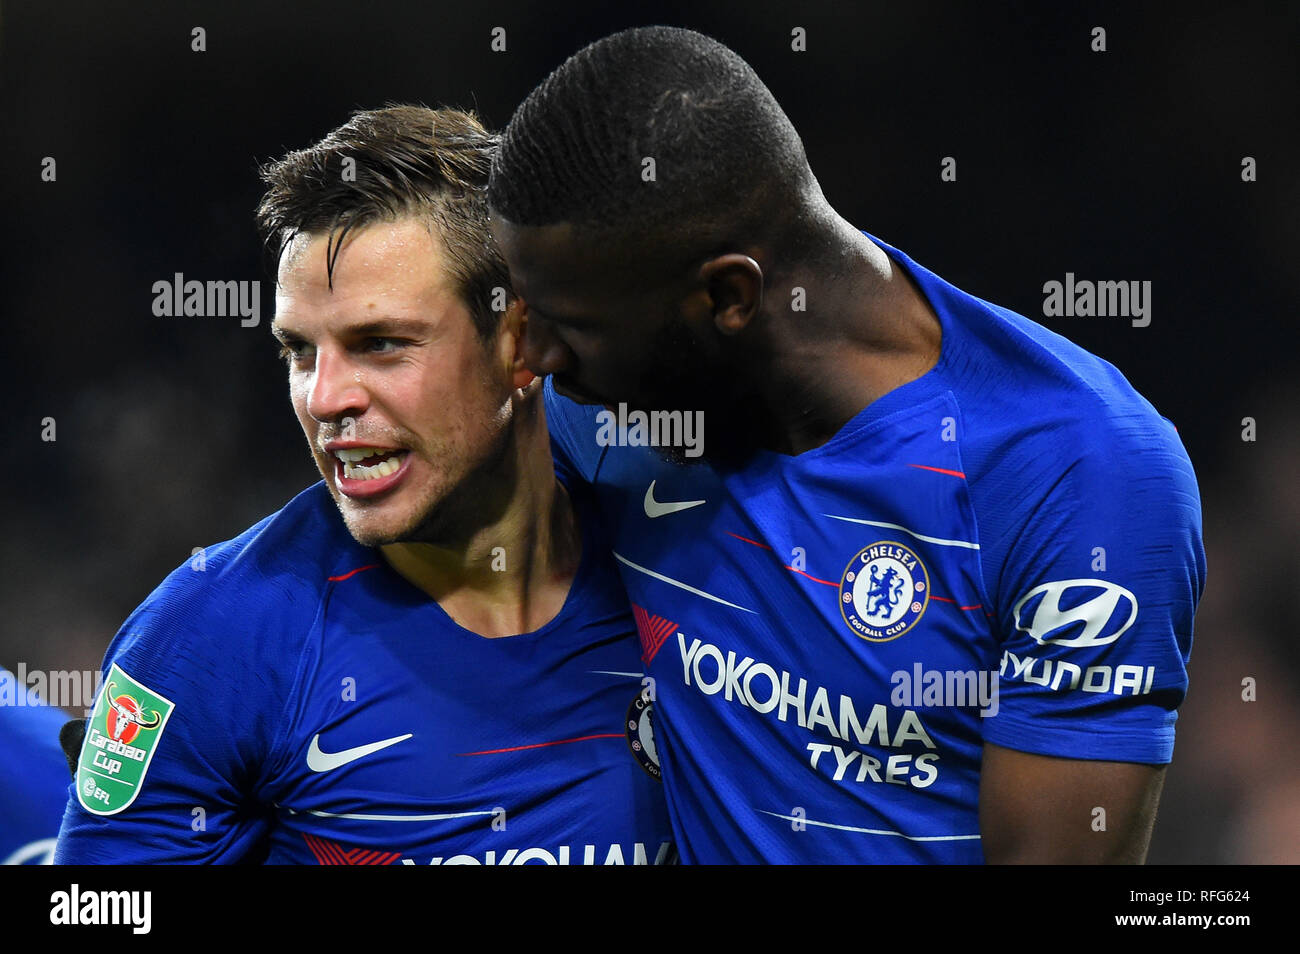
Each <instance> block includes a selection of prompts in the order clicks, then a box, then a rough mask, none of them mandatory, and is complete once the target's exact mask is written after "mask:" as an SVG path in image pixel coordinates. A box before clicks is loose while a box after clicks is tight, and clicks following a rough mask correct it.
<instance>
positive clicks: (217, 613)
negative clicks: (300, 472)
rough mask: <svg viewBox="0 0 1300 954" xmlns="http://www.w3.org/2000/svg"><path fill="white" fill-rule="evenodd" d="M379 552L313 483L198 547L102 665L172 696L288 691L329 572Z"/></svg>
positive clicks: (246, 699)
mask: <svg viewBox="0 0 1300 954" xmlns="http://www.w3.org/2000/svg"><path fill="white" fill-rule="evenodd" d="M373 556H374V552H373V551H372V550H369V549H368V548H365V547H361V546H359V545H357V544H356V543H355V542H354V541H353V540H352V538H351V537H350V536H349V534H348V533H347V529H346V527H344V525H343V523H342V520H341V518H340V517H339V516H338V513H337V511H336V509H335V507H334V504H333V501H332V500H331V499H330V496H329V493H328V491H327V490H326V488H325V486H324V485H323V484H316V485H315V486H313V487H311V488H309V489H308V490H305V491H303V492H302V493H301V494H299V495H298V496H297V497H295V498H294V499H293V500H291V501H290V502H289V503H288V504H286V505H285V507H283V508H282V509H281V510H279V511H278V512H276V513H274V514H272V515H270V516H268V517H266V518H265V519H263V520H261V521H259V522H258V523H256V524H254V525H253V526H252V527H250V528H249V529H247V530H246V531H244V532H243V533H241V534H239V535H238V536H237V537H234V538H233V539H231V540H227V541H225V542H223V543H218V544H214V545H211V546H208V547H203V548H199V549H196V551H195V552H194V553H193V554H191V556H190V557H189V559H187V560H186V561H185V563H183V564H181V566H179V567H177V568H176V569H175V570H174V571H172V573H170V574H169V575H168V576H167V578H166V579H164V580H163V581H162V583H161V584H159V586H158V587H157V588H156V589H155V590H154V591H153V592H152V593H151V594H150V595H149V596H148V597H147V598H146V599H145V600H144V602H142V603H141V604H140V606H139V607H137V608H136V610H135V611H134V612H133V613H132V614H131V615H130V616H129V617H128V618H127V620H126V622H125V623H123V625H122V627H121V629H120V630H119V631H118V633H117V636H116V637H115V638H114V639H113V642H112V643H111V644H110V646H109V649H108V652H107V654H106V656H105V665H104V670H105V672H107V671H108V670H109V667H110V665H112V664H114V663H116V664H117V665H118V666H119V667H120V668H121V669H123V670H124V671H125V672H127V673H128V674H129V675H130V677H131V678H132V679H135V680H138V681H141V682H144V683H147V684H148V685H149V687H150V688H151V689H152V690H154V691H155V692H157V693H159V694H161V695H163V696H168V697H169V698H174V699H180V698H187V699H189V698H213V699H215V698H222V697H229V696H230V694H232V693H234V694H236V695H237V696H238V697H239V698H240V699H241V703H243V704H248V703H250V702H252V701H253V697H254V696H255V695H257V693H256V692H255V690H257V689H258V688H259V687H260V688H261V689H262V690H263V694H265V695H268V696H271V697H280V698H281V700H282V701H283V696H284V695H285V694H287V692H288V691H289V688H290V680H291V679H292V677H293V675H294V672H295V671H296V660H297V657H298V656H299V655H300V654H301V651H302V647H303V645H304V644H305V642H306V640H307V637H308V635H309V634H310V632H311V629H312V627H313V625H314V623H315V621H316V618H317V616H318V614H319V611H320V608H321V606H322V603H323V600H324V599H325V597H326V595H327V593H328V588H329V587H330V585H331V580H330V577H331V576H335V575H338V574H339V573H341V572H347V571H348V570H352V569H356V568H357V567H358V566H362V565H364V564H365V562H368V559H367V558H371V559H373ZM169 693H175V694H176V695H174V696H173V695H169ZM214 704H215V703H214Z"/></svg>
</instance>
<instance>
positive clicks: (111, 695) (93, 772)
mask: <svg viewBox="0 0 1300 954" xmlns="http://www.w3.org/2000/svg"><path fill="white" fill-rule="evenodd" d="M174 708H175V706H174V705H173V704H172V701H171V700H170V699H167V698H165V697H163V696H161V695H159V694H158V693H156V692H154V691H153V690H152V689H150V688H149V687H148V686H146V685H145V684H144V683H142V682H137V681H136V680H134V679H132V678H131V677H130V676H128V675H127V674H126V673H125V672H124V671H123V670H122V669H121V667H119V666H118V665H117V663H114V664H113V665H112V666H111V667H110V668H109V671H108V678H107V679H105V680H104V685H103V688H101V689H100V692H99V698H98V699H96V700H95V709H94V711H93V712H92V713H91V714H90V725H89V726H88V727H87V728H86V739H85V741H84V742H83V743H82V745H81V758H80V759H79V760H78V762H77V799H78V801H80V802H81V807H82V808H84V809H85V810H86V811H88V812H90V813H92V814H94V815H116V814H117V813H118V812H120V811H122V810H123V809H124V808H126V807H127V806H128V805H130V804H131V803H132V802H134V801H135V798H136V796H137V795H139V794H140V787H141V786H142V785H143V784H144V776H145V773H146V772H148V771H149V763H150V762H151V761H152V760H153V756H154V752H156V751H157V749H158V740H159V739H161V738H162V734H163V730H164V729H166V728H167V720H168V719H169V718H171V714H172V710H173V709H174Z"/></svg>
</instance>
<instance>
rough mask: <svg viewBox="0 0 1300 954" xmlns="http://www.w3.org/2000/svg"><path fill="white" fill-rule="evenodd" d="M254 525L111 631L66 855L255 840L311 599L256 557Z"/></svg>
mask: <svg viewBox="0 0 1300 954" xmlns="http://www.w3.org/2000/svg"><path fill="white" fill-rule="evenodd" d="M259 526H260V525H259ZM257 530H258V528H257V527H255V528H253V530H250V531H249V532H248V534H246V535H244V536H243V537H240V538H238V539H237V540H235V541H231V542H230V543H227V544H222V545H221V546H220V547H215V548H211V549H210V550H209V552H208V553H207V554H206V555H205V556H204V557H202V558H199V557H196V558H195V561H197V562H190V563H187V564H185V565H184V566H182V567H180V568H179V569H177V570H176V571H175V572H173V573H172V574H171V575H170V576H169V577H168V578H167V579H166V580H165V581H164V582H163V583H162V585H160V586H159V587H158V589H157V590H155V591H154V592H153V594H151V595H150V596H149V598H148V599H146V600H145V602H144V603H143V604H142V605H141V606H140V607H139V608H138V609H137V610H136V611H135V612H134V613H132V614H131V616H130V617H129V618H128V619H127V620H126V622H125V623H124V624H123V626H122V628H121V630H120V631H119V632H118V634H117V635H116V637H115V638H114V639H113V642H112V643H111V644H110V646H109V648H108V652H107V654H106V656H105V660H104V666H103V671H104V682H103V685H102V687H101V690H100V695H99V698H98V699H97V700H96V706H95V710H94V711H93V713H92V715H91V718H90V719H89V720H88V726H87V733H86V738H85V741H84V743H83V746H82V751H81V756H80V760H79V763H78V769H77V777H76V780H75V787H74V788H73V790H72V792H71V795H70V797H69V800H68V804H67V807H66V809H65V812H64V817H63V824H62V828H61V829H60V832H59V840H58V847H57V850H56V853H55V863H57V864H105V863H111V864H146V863H226V862H236V861H247V860H251V857H252V854H253V853H254V852H255V851H257V850H258V848H257V846H258V843H259V839H260V838H261V837H262V836H263V835H264V833H265V831H266V828H267V825H268V822H267V820H266V818H265V817H264V810H263V809H262V807H261V806H259V804H258V799H257V789H258V785H259V782H260V781H261V780H262V779H263V777H264V775H265V773H266V771H267V768H268V766H269V765H270V763H271V762H272V755H273V752H274V751H275V748H276V741H277V739H278V733H279V729H280V726H281V724H282V722H283V719H282V715H283V713H284V711H285V708H286V706H287V705H288V704H289V703H290V700H291V697H292V685H293V681H294V675H295V673H296V672H297V669H298V666H299V663H300V660H299V659H298V658H297V657H298V656H299V655H300V654H301V650H300V649H299V650H298V651H297V652H295V647H301V646H302V639H301V636H297V637H295V634H294V632H293V630H294V629H295V628H297V626H296V625H295V623H300V622H301V617H302V613H303V611H304V610H306V611H308V612H310V611H311V610H310V607H311V600H310V598H309V597H308V594H305V593H303V592H302V587H301V586H298V585H295V583H294V581H293V580H292V578H291V577H290V576H289V575H288V574H282V575H280V577H279V578H278V579H277V578H275V577H269V578H268V577H267V576H266V574H265V569H264V568H262V567H258V566H256V565H253V564H255V562H256V561H255V558H254V557H253V555H252V553H251V552H249V549H248V548H246V547H245V546H244V544H245V543H246V542H247V538H250V537H255V535H256V531H257ZM133 723H134V724H133Z"/></svg>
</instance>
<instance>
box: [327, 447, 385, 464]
mask: <svg viewBox="0 0 1300 954" xmlns="http://www.w3.org/2000/svg"><path fill="white" fill-rule="evenodd" d="M382 453H384V450H383V448H381V447H340V448H339V449H338V450H336V451H335V452H334V454H335V455H336V456H337V457H338V459H339V460H341V461H344V462H349V461H350V462H352V463H356V462H357V461H359V460H365V459H366V458H367V457H373V456H374V455H376V454H382Z"/></svg>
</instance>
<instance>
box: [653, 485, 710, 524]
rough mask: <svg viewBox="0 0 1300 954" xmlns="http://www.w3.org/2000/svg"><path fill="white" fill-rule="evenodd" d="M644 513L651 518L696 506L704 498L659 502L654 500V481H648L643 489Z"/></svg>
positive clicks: (702, 501)
mask: <svg viewBox="0 0 1300 954" xmlns="http://www.w3.org/2000/svg"><path fill="white" fill-rule="evenodd" d="M643 503H644V504H645V515H646V516H647V517H649V518H650V519H651V520H653V519H654V518H655V517H662V516H664V514H669V513H676V512H677V511H679V510H690V509H691V508H692V507H698V506H699V505H700V504H702V503H707V501H704V500H683V501H681V502H679V503H660V502H659V501H657V500H655V482H654V481H653V480H652V481H650V486H649V487H647V488H646V489H645V500H644V501H643Z"/></svg>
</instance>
